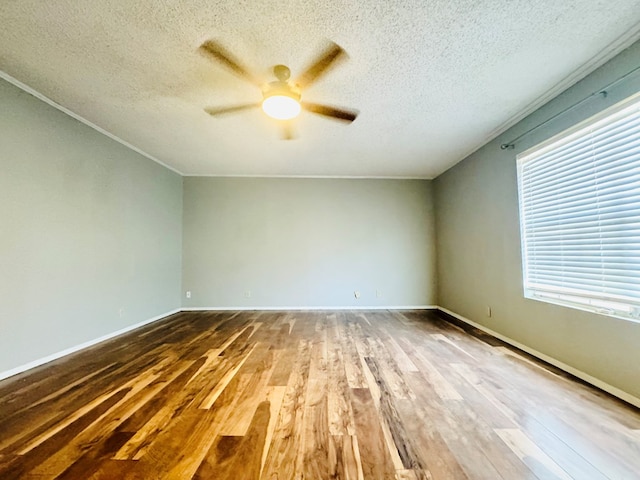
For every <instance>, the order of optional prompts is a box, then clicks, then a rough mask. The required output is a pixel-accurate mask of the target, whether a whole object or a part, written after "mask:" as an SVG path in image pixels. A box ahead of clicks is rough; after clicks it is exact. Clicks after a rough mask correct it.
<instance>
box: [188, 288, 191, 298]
mask: <svg viewBox="0 0 640 480" xmlns="http://www.w3.org/2000/svg"><path fill="white" fill-rule="evenodd" d="M187 298H191V290H187Z"/></svg>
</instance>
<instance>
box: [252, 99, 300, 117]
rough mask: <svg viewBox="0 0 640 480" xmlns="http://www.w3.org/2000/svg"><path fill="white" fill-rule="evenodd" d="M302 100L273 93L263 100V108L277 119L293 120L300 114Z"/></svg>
mask: <svg viewBox="0 0 640 480" xmlns="http://www.w3.org/2000/svg"><path fill="white" fill-rule="evenodd" d="M300 109H301V107H300V102H299V101H298V100H296V99H295V98H293V97H290V96H288V95H271V96H269V97H267V98H265V99H264V100H263V101H262V110H263V111H264V113H266V114H267V115H268V116H270V117H271V118H275V119H276V120H291V119H292V118H295V117H297V116H298V115H299V114H300Z"/></svg>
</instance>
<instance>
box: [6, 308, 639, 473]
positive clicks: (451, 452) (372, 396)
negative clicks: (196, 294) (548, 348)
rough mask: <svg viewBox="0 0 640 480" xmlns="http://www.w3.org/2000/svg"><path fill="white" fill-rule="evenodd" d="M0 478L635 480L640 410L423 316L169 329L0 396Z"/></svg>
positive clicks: (273, 316)
mask: <svg viewBox="0 0 640 480" xmlns="http://www.w3.org/2000/svg"><path fill="white" fill-rule="evenodd" d="M0 478H2V479H14V478H21V479H22V478H24V479H48V478H59V479H83V480H84V479H90V478H91V479H156V478H159V479H160V478H162V479H165V478H166V479H173V478H175V479H181V478H195V479H259V478H262V479H269V480H275V479H278V480H282V479H302V478H305V479H355V480H358V479H374V480H382V479H394V478H396V479H411V480H415V479H467V478H468V479H491V480H496V479H506V480H514V479H541V480H542V479H570V478H573V479H580V480H582V479H607V478H608V479H638V478H640V412H639V411H638V409H636V408H634V407H632V406H629V405H626V404H624V403H623V402H620V401H618V400H616V399H614V398H612V397H610V396H608V395H607V394H605V393H603V392H601V391H599V390H597V389H595V388H592V387H590V386H587V385H584V384H582V383H580V382H578V381H575V380H574V379H572V378H570V377H569V376H568V375H566V374H564V373H562V372H560V371H557V370H555V369H553V368H552V367H549V366H547V365H545V364H542V363H541V362H538V361H537V360H535V359H533V358H531V357H528V356H526V355H525V354H523V353H521V352H518V351H515V350H513V349H511V348H509V347H507V346H506V345H504V344H503V343H501V342H500V341H498V340H496V339H494V338H492V337H489V336H487V335H485V334H483V333H482V332H479V331H477V330H474V329H471V328H469V327H465V329H464V330H463V329H462V328H460V326H457V325H455V324H453V323H450V322H448V321H445V320H443V319H442V318H440V317H439V316H438V314H437V313H435V312H430V311H426V312H425V311H405V312H396V311H370V312H369V311H367V312H353V311H340V312H333V311H326V312H206V313H181V314H177V315H174V316H172V317H169V318H167V319H165V320H163V321H161V322H157V323H154V324H152V325H149V326H147V327H145V328H142V329H140V330H136V331H134V332H131V333H130V334H128V335H125V336H122V337H119V338H117V339H114V340H111V341H109V342H106V343H103V344H100V345H98V346H95V347H93V348H91V349H88V350H85V351H83V352H80V353H78V354H75V355H73V356H70V357H66V358H64V359H61V360H58V361H56V362H53V363H51V364H48V365H46V366H43V367H39V368H37V369H34V370H32V371H30V372H27V373H25V374H21V375H18V376H15V377H12V378H10V379H7V380H5V381H2V382H0Z"/></svg>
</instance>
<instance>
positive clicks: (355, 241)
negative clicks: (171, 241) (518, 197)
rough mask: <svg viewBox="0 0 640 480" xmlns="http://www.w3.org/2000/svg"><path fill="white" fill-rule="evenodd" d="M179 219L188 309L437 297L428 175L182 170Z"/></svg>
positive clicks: (409, 301) (427, 301) (416, 301)
mask: <svg viewBox="0 0 640 480" xmlns="http://www.w3.org/2000/svg"><path fill="white" fill-rule="evenodd" d="M183 222H184V223H183V225H184V226H183V235H184V237H183V247H184V249H183V280H182V283H183V296H184V293H185V292H186V291H187V290H190V291H191V294H192V296H191V298H190V299H187V298H184V299H183V305H184V306H185V307H316V306H324V307H338V306H347V307H350V306H354V307H359V306H377V305H394V306H395V305H432V304H434V303H435V293H436V285H435V252H434V242H435V239H434V229H433V222H434V217H433V209H432V200H431V182H430V181H426V180H356V179H350V180H342V179H286V178H281V179H268V178H262V179H258V178H205V177H186V178H185V180H184V215H183ZM354 291H359V292H360V295H361V296H360V298H359V299H356V298H355V297H354ZM376 291H378V294H377V295H376ZM248 292H250V294H249V293H248ZM248 295H250V296H248Z"/></svg>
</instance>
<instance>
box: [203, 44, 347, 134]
mask: <svg viewBox="0 0 640 480" xmlns="http://www.w3.org/2000/svg"><path fill="white" fill-rule="evenodd" d="M199 50H200V51H201V52H202V53H204V54H206V55H207V56H209V57H211V58H213V59H214V60H216V61H218V62H220V63H221V64H223V65H224V66H225V67H227V68H228V69H229V70H231V71H232V72H234V73H235V74H236V75H238V76H240V77H241V78H243V79H245V80H247V81H249V82H250V83H252V84H253V85H256V86H257V87H259V88H260V89H261V90H262V102H260V103H247V104H242V105H232V106H226V107H207V108H205V109H204V110H205V112H207V113H208V114H209V115H213V116H217V115H224V114H227V113H234V112H239V111H242V110H247V109H250V108H262V110H263V111H264V112H265V113H266V114H267V115H268V116H270V117H271V118H275V119H276V120H280V121H281V123H282V127H283V138H284V139H285V140H290V139H291V138H293V134H292V131H291V122H290V120H292V119H293V118H295V117H297V116H298V114H299V113H300V111H301V110H306V111H308V112H311V113H315V114H318V115H323V116H325V117H329V118H332V119H334V120H339V121H342V122H345V123H351V122H353V121H354V120H355V119H356V117H357V116H358V112H357V111H355V110H348V109H344V108H337V107H332V106H329V105H322V104H319V103H309V102H303V101H302V100H301V99H302V91H303V90H304V89H305V88H307V87H309V86H310V85H311V84H312V83H313V82H315V81H316V80H318V78H320V76H322V75H323V74H324V73H326V72H327V71H328V69H329V67H330V66H331V65H332V64H333V63H334V62H335V61H336V60H338V59H339V58H340V57H342V56H344V55H345V51H344V50H343V49H342V47H340V46H339V45H337V44H336V43H333V42H331V43H330V45H329V46H328V47H327V48H326V49H325V50H324V51H322V52H321V53H320V55H318V56H317V58H316V59H315V61H314V62H313V63H312V64H311V65H310V66H309V67H307V69H306V70H305V71H304V72H303V73H302V74H301V75H300V76H299V77H298V78H297V79H295V80H293V81H290V77H291V71H290V70H289V67H287V66H286V65H276V66H275V67H273V74H274V76H275V78H276V80H275V81H273V82H269V83H267V84H263V83H262V82H260V81H259V80H258V79H257V78H256V77H255V76H254V75H252V74H251V73H250V72H249V70H247V69H246V68H245V67H244V66H242V65H241V64H240V62H238V61H237V60H235V59H234V58H233V56H232V55H231V54H229V53H228V52H227V51H226V50H225V49H224V47H223V46H222V45H220V44H219V43H218V42H216V41H215V40H207V41H206V42H204V43H203V44H202V45H201V46H200V48H199Z"/></svg>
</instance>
